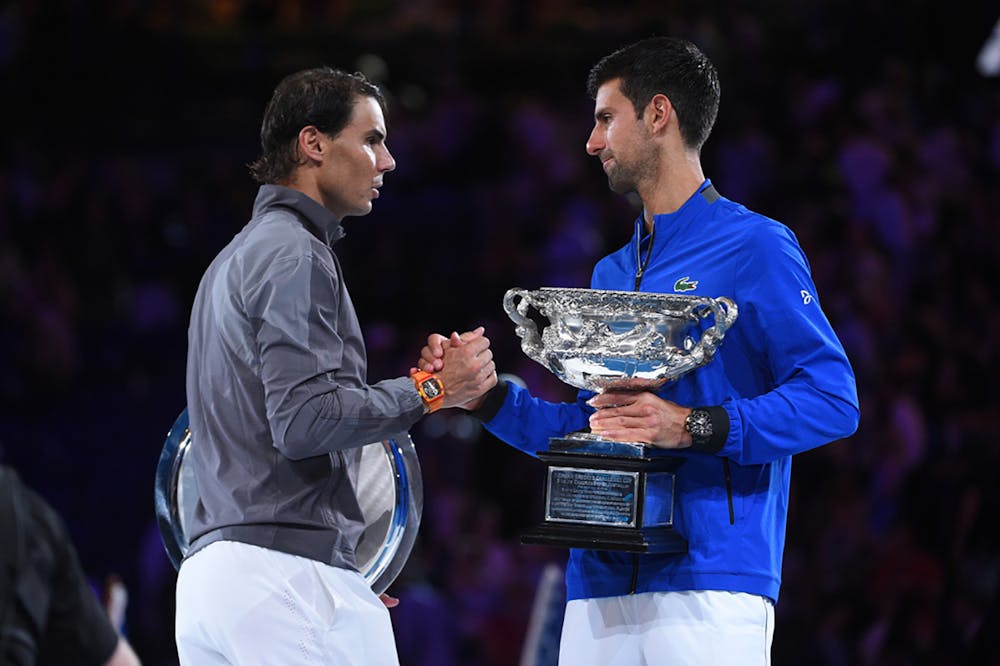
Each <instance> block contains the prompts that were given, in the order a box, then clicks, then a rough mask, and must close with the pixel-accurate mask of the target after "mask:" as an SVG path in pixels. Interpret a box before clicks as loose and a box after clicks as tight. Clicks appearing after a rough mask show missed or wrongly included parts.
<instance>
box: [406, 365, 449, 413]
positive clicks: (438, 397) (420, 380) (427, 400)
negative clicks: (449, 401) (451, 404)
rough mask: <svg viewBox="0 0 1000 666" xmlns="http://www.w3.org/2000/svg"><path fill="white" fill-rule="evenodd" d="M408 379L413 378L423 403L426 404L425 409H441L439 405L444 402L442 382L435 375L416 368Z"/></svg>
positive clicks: (431, 410)
mask: <svg viewBox="0 0 1000 666" xmlns="http://www.w3.org/2000/svg"><path fill="white" fill-rule="evenodd" d="M410 379H412V380H413V384H414V385H415V386H416V387H417V392H418V393H419V394H420V397H421V398H423V400H424V404H425V405H427V411H429V412H433V411H436V410H438V409H441V405H442V404H443V403H444V384H442V383H441V380H440V379H438V376H437V375H432V374H431V373H429V372H425V371H424V370H417V371H416V372H414V373H413V374H412V375H410Z"/></svg>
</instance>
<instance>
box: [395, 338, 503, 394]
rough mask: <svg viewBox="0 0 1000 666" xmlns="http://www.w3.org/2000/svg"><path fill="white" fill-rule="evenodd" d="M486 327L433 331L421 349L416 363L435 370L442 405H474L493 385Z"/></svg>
mask: <svg viewBox="0 0 1000 666" xmlns="http://www.w3.org/2000/svg"><path fill="white" fill-rule="evenodd" d="M485 331H486V329H484V328H483V327H482V326H480V327H479V328H477V329H475V330H473V331H468V332H466V333H463V334H461V335H459V334H458V333H452V334H451V336H450V337H445V336H443V335H440V334H438V333H432V334H431V335H430V336H428V338H427V344H426V345H425V346H424V348H423V349H421V350H420V360H419V361H418V362H417V366H418V367H419V368H420V369H421V370H425V371H427V372H433V373H435V374H436V375H437V376H438V378H439V379H440V380H441V383H442V384H444V401H443V405H442V406H443V407H462V408H463V409H475V408H476V407H478V406H479V403H480V402H481V401H482V396H483V395H484V394H485V393H486V392H487V391H489V390H490V389H491V388H493V387H494V386H496V383H497V372H496V365H495V364H494V362H493V352H492V351H490V340H489V338H487V337H486V336H485V335H484V333H485ZM414 370H416V368H411V372H412V371H414Z"/></svg>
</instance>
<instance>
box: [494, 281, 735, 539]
mask: <svg viewBox="0 0 1000 666" xmlns="http://www.w3.org/2000/svg"><path fill="white" fill-rule="evenodd" d="M503 307H504V310H505V311H506V312H507V315H508V316H509V317H510V318H511V320H512V321H513V322H514V323H515V324H516V325H517V329H516V332H517V335H518V337H520V338H521V349H523V350H524V353H525V354H527V355H528V356H529V357H530V358H531V359H533V360H535V361H537V362H538V363H541V364H542V365H544V366H545V367H546V368H548V369H549V370H550V371H551V372H552V373H553V374H555V375H556V377H558V378H559V379H560V380H562V381H563V382H565V383H567V384H569V385H571V386H575V387H576V388H579V389H585V390H589V391H594V392H596V393H600V392H601V391H605V390H609V389H610V390H626V391H645V390H656V389H658V388H660V387H661V386H663V384H664V383H666V382H668V381H672V380H675V379H678V378H680V377H682V376H683V375H685V374H687V373H688V372H691V371H692V370H695V369H697V368H699V367H701V366H703V365H705V364H706V363H708V362H709V361H711V360H712V357H713V356H714V355H715V351H716V349H718V346H719V344H720V343H721V342H722V339H723V337H724V336H725V333H726V331H727V330H728V329H729V327H730V326H732V324H733V322H734V321H736V317H737V307H736V304H735V303H734V302H733V301H732V300H731V299H729V298H725V297H719V298H706V297H702V296H690V295H675V294H656V293H645V292H632V291H605V290H599V289H555V288H542V289H538V290H535V291H528V290H525V289H511V290H509V291H508V292H507V293H506V294H505V295H504V301H503ZM709 317H711V325H709V323H708V322H709ZM539 323H541V324H542V330H541V332H539ZM538 457H539V458H540V459H541V460H542V461H543V462H545V463H546V464H547V465H548V470H547V475H546V483H545V511H544V520H543V522H542V523H541V524H540V525H538V526H537V527H535V528H533V529H531V530H529V531H528V532H526V533H525V534H523V535H522V536H521V540H522V541H523V542H525V543H543V544H550V545H559V546H566V547H578V548H591V549H597V550H624V551H630V552H639V553H652V552H655V553H674V552H684V551H685V550H687V542H686V541H685V540H684V538H683V537H682V536H681V535H680V534H678V533H677V531H676V530H675V529H674V527H673V522H674V472H675V470H676V469H677V468H678V467H679V466H680V465H681V463H683V461H684V459H683V458H682V457H680V456H677V455H674V454H672V453H671V452H669V451H667V450H664V449H659V448H654V447H650V446H645V445H643V444H641V443H635V442H615V441H611V440H605V439H601V438H600V437H598V436H596V435H593V434H591V433H585V432H579V433H568V434H567V435H565V436H563V437H553V438H551V439H550V440H549V448H548V450H546V451H539V452H538Z"/></svg>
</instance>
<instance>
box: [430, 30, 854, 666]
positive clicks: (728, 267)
mask: <svg viewBox="0 0 1000 666" xmlns="http://www.w3.org/2000/svg"><path fill="white" fill-rule="evenodd" d="M587 86H588V92H589V93H590V95H591V96H592V97H593V98H594V99H595V111H594V120H595V124H594V129H593V131H592V132H591V134H590V137H589V139H588V141H587V152H588V153H589V154H590V155H593V156H594V157H597V158H598V159H599V160H600V161H601V165H602V167H603V168H604V171H605V173H606V174H607V176H608V182H609V185H610V187H611V189H612V190H614V191H615V192H618V193H621V194H625V193H630V192H635V193H637V194H638V196H639V197H640V198H641V200H642V203H643V208H644V210H643V213H642V215H641V216H640V217H639V218H638V219H637V220H636V222H635V228H636V231H635V235H634V236H633V238H632V239H631V241H630V243H629V244H628V245H626V246H625V247H623V248H621V249H620V250H618V251H617V252H615V253H613V254H611V255H609V256H607V257H605V258H604V259H602V260H601V261H600V262H598V264H597V266H596V267H595V269H594V273H593V277H592V279H591V285H590V286H591V287H592V288H594V289H614V290H633V289H634V290H641V291H649V292H663V293H681V294H694V295H702V296H710V297H715V296H728V297H730V298H732V299H733V300H734V301H735V302H736V304H737V305H738V307H739V318H738V319H737V320H736V322H735V324H733V326H732V328H731V329H730V330H729V332H728V333H727V335H726V338H725V341H724V342H723V344H722V346H721V347H720V349H719V351H718V352H717V354H716V356H715V358H714V360H712V361H711V363H709V364H708V365H706V366H704V367H702V368H700V369H698V370H696V371H695V372H693V373H690V374H688V375H686V376H685V377H683V378H681V379H680V380H679V381H676V382H673V383H670V384H667V385H665V386H664V387H663V388H661V389H660V390H659V391H657V392H656V393H653V392H643V393H637V394H625V393H617V394H615V393H610V392H605V393H603V394H601V395H597V396H594V395H593V394H592V393H588V392H585V391H584V392H581V394H580V396H579V399H578V400H577V401H576V402H574V403H562V404H555V403H550V402H546V401H543V400H539V399H537V398H534V397H532V396H531V395H530V394H529V393H528V392H527V391H526V390H524V389H522V388H520V387H518V386H516V385H513V384H499V385H498V386H497V387H495V388H494V389H493V390H492V391H491V392H490V393H488V394H487V395H486V396H485V398H484V399H482V400H477V401H476V403H477V404H475V405H473V406H475V407H477V412H476V413H477V415H478V416H479V417H480V418H481V419H482V420H483V422H484V424H485V426H486V428H487V429H488V430H489V431H490V432H492V433H493V434H494V435H496V436H497V437H499V438H500V439H502V440H504V441H505V442H508V443H509V444H512V445H513V446H516V447H517V448H519V449H521V450H523V451H525V452H527V453H529V454H533V453H534V452H536V451H538V450H543V449H545V448H547V444H548V439H549V438H550V437H558V436H562V435H565V434H566V433H568V432H571V431H574V430H581V429H585V428H587V427H588V426H589V428H590V429H591V431H592V432H595V433H598V434H600V435H602V436H604V437H606V438H609V439H615V440H622V441H641V442H646V443H648V444H650V445H652V446H657V447H662V448H666V449H672V450H675V451H676V453H677V455H679V456H682V457H684V458H685V462H684V464H683V465H681V467H680V468H679V470H678V472H677V481H676V482H677V486H676V508H677V512H678V513H677V516H676V523H675V525H676V527H677V529H678V530H679V532H680V533H681V534H682V535H684V536H685V537H686V538H687V540H688V543H689V550H688V552H687V553H684V554H680V555H678V554H643V555H634V554H631V553H622V552H610V551H594V550H581V549H573V550H571V552H570V557H569V563H568V565H567V571H566V583H567V590H568V595H567V596H568V599H569V601H568V603H567V606H566V614H565V620H564V624H563V635H562V641H561V647H560V664H565V665H570V664H572V665H573V666H580V665H585V664H594V665H595V666H596V665H598V664H599V665H601V666H608V665H611V664H622V665H625V664H672V665H673V664H692V665H703V664H768V663H770V646H771V640H772V636H773V631H774V611H773V604H774V603H775V602H776V601H777V599H778V589H779V585H780V580H781V558H782V551H783V549H784V542H785V521H786V516H787V511H788V494H789V492H788V491H789V476H790V472H791V462H792V455H793V454H795V453H799V452H801V451H807V450H809V449H812V448H815V447H817V446H821V445H823V444H826V443H828V442H831V441H833V440H836V439H839V438H842V437H846V436H848V435H850V434H852V433H853V432H854V430H855V429H856V428H857V423H858V415H859V411H858V399H857V390H856V387H855V381H854V374H853V371H852V370H851V366H850V364H849V362H848V360H847V357H846V355H845V353H844V349H843V347H842V346H841V344H840V342H839V341H838V340H837V337H836V335H835V333H834V331H833V329H832V328H831V326H830V323H829V322H828V321H827V318H826V316H825V315H824V314H823V311H822V309H821V308H820V303H819V298H818V294H817V291H816V287H815V285H814V284H813V281H812V278H811V277H810V272H809V265H808V262H807V260H806V258H805V255H804V254H803V252H802V249H801V248H800V247H799V245H798V242H797V241H796V239H795V236H794V235H793V234H792V232H791V231H790V230H789V229H788V228H787V227H785V226H784V225H782V224H780V223H778V222H776V221H774V220H771V219H768V218H766V217H764V216H762V215H759V214H757V213H753V212H751V211H749V210H747V209H746V208H744V207H743V206H741V205H739V204H737V203H735V202H732V201H729V200H728V199H726V198H724V197H722V196H720V194H719V193H718V192H717V191H716V189H715V187H713V185H712V183H711V181H709V180H707V179H706V178H705V176H704V174H703V173H702V167H701V162H700V157H699V155H700V151H701V147H702V145H703V144H704V142H705V140H706V139H707V138H708V135H709V133H710V131H711V129H712V126H713V124H714V122H715V118H716V114H717V112H718V108H719V82H718V76H717V73H716V70H715V67H714V66H713V65H712V63H711V62H710V61H709V60H708V58H707V57H706V56H705V55H704V54H703V53H702V52H701V51H699V50H698V49H697V48H696V47H695V46H694V45H692V44H690V43H688V42H686V41H683V40H678V39H671V38H651V39H647V40H643V41H640V42H638V43H635V44H632V45H630V46H627V47H625V48H623V49H621V50H619V51H616V52H615V53H612V54H611V55H609V56H607V57H605V58H604V59H602V60H601V61H600V62H598V63H597V65H596V66H595V67H594V68H593V69H592V70H591V72H590V76H589V79H588V82H587ZM454 344H457V343H456V341H455V338H454V337H453V338H452V342H449V341H448V340H447V339H445V338H443V337H442V336H436V335H435V336H431V338H430V339H429V340H428V345H427V346H426V347H425V348H424V349H423V351H422V354H421V360H420V365H421V367H423V368H424V369H425V370H428V371H432V370H437V369H440V368H441V367H442V365H443V361H442V358H441V356H442V354H443V352H444V348H446V347H448V346H449V345H454Z"/></svg>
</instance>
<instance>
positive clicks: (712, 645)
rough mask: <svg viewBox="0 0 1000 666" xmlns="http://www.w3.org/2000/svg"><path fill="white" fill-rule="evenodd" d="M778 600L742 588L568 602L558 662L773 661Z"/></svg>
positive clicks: (699, 665)
mask: <svg viewBox="0 0 1000 666" xmlns="http://www.w3.org/2000/svg"><path fill="white" fill-rule="evenodd" d="M773 637H774V606H773V605H772V604H771V601H770V600H769V599H765V598H764V597H760V596H757V595H754V594H744V593H740V592H714V591H699V592H651V593H646V594H635V595H629V596H622V597H607V598H603V599H575V600H573V601H570V602H569V603H568V604H566V615H565V618H564V620H563V629H562V639H561V640H560V643H559V664H560V666H589V665H593V666H658V665H660V664H663V665H669V666H729V665H731V664H739V665H740V666H743V665H744V664H747V665H752V666H770V663H771V640H772V638H773Z"/></svg>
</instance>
